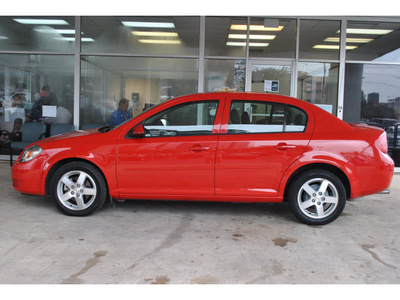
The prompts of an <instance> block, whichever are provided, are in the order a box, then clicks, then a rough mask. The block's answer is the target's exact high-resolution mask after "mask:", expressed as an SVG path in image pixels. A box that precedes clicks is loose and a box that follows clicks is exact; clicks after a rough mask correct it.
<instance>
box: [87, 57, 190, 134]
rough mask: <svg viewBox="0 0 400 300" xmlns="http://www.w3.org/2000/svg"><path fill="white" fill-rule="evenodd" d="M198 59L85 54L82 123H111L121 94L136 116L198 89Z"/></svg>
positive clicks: (89, 124)
mask: <svg viewBox="0 0 400 300" xmlns="http://www.w3.org/2000/svg"><path fill="white" fill-rule="evenodd" d="M197 82H198V60H196V59H185V58H168V59H166V58H143V57H141V58H136V57H104V56H83V57H82V73H81V103H80V119H81V120H80V124H81V127H82V128H85V127H87V126H92V125H108V124H109V123H110V115H111V113H112V112H113V111H114V110H116V109H117V108H118V102H119V100H120V99H121V98H126V99H128V100H129V109H130V110H131V111H132V114H133V116H135V115H137V114H139V113H141V112H142V111H143V110H144V109H146V108H148V107H151V106H154V105H156V104H159V103H162V102H164V101H167V100H170V99H172V98H175V97H177V96H182V95H186V94H193V93H197Z"/></svg>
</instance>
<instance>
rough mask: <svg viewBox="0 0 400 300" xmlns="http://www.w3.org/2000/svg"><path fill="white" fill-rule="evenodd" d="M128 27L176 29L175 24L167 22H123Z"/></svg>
mask: <svg viewBox="0 0 400 300" xmlns="http://www.w3.org/2000/svg"><path fill="white" fill-rule="evenodd" d="M122 24H123V25H124V26H127V27H144V28H175V25H174V23H167V22H122Z"/></svg>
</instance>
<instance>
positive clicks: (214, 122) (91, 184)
mask: <svg viewBox="0 0 400 300" xmlns="http://www.w3.org/2000/svg"><path fill="white" fill-rule="evenodd" d="M393 170H394V164H393V161H392V159H391V158H390V157H389V156H388V155H387V140H386V133H385V132H384V131H383V130H382V129H379V128H375V127H369V126H363V125H352V124H347V123H345V122H343V121H341V120H339V119H338V118H336V117H335V116H333V115H332V114H330V113H328V112H326V111H324V110H322V109H320V108H319V107H317V106H315V105H312V104H310V103H307V102H305V101H301V100H297V99H293V98H289V97H284V96H277V95H269V94H255V93H208V94H197V95H190V96H184V97H179V98H176V99H173V100H171V101H168V102H165V103H163V104H160V105H158V106H156V107H154V108H152V109H150V110H148V111H145V112H144V113H142V114H140V115H139V116H137V117H135V118H133V119H131V120H128V121H127V122H125V123H123V124H121V125H119V126H118V127H115V128H112V127H103V128H100V129H92V130H79V131H75V132H73V133H68V134H64V135H59V136H55V137H51V138H47V139H44V140H40V141H37V142H35V143H33V144H31V145H30V146H29V147H27V148H26V149H25V150H24V152H23V153H21V155H20V157H19V158H18V160H17V161H16V162H15V164H14V165H13V166H12V177H13V185H14V188H15V189H16V190H17V191H20V192H21V193H25V194H34V195H47V194H51V195H52V198H53V199H54V202H55V204H56V206H57V207H58V208H59V209H60V210H61V211H62V212H64V213H66V214H68V215H76V216H84V215H88V214H90V213H92V212H93V211H95V210H96V209H98V208H100V207H101V206H102V205H103V204H104V202H105V201H106V199H108V197H112V198H113V199H154V200H190V201H227V202H282V201H286V202H288V203H289V206H290V209H291V210H292V211H293V213H294V215H295V216H297V217H298V218H299V219H300V220H301V221H303V222H305V223H307V224H314V225H317V224H318V225H321V224H327V223H329V222H332V221H333V220H335V219H336V218H337V217H338V216H339V215H340V214H341V212H342V211H343V209H344V207H345V204H346V200H347V199H351V198H356V197H360V196H364V195H368V194H373V193H377V192H380V191H382V190H385V189H387V188H388V187H389V185H390V183H391V180H392V176H393Z"/></svg>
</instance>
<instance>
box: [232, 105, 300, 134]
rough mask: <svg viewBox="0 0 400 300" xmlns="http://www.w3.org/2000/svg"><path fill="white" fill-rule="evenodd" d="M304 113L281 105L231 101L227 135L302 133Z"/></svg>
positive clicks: (290, 106)
mask: <svg viewBox="0 0 400 300" xmlns="http://www.w3.org/2000/svg"><path fill="white" fill-rule="evenodd" d="M306 124H307V115H306V114H305V112H304V111H303V110H301V109H299V108H297V107H295V106H292V105H287V104H283V103H274V102H261V101H242V100H237V101H232V104H231V110H230V115H229V125H228V134H247V133H280V132H303V131H304V130H305V128H306Z"/></svg>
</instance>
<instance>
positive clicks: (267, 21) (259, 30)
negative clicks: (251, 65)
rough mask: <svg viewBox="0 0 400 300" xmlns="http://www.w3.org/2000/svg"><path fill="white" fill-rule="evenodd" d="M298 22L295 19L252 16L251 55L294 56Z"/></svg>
mask: <svg viewBox="0 0 400 300" xmlns="http://www.w3.org/2000/svg"><path fill="white" fill-rule="evenodd" d="M296 23H297V21H296V20H294V19H271V18H251V19H250V38H249V49H250V50H249V56H250V57H277V58H294V57H295V53H296Z"/></svg>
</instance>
